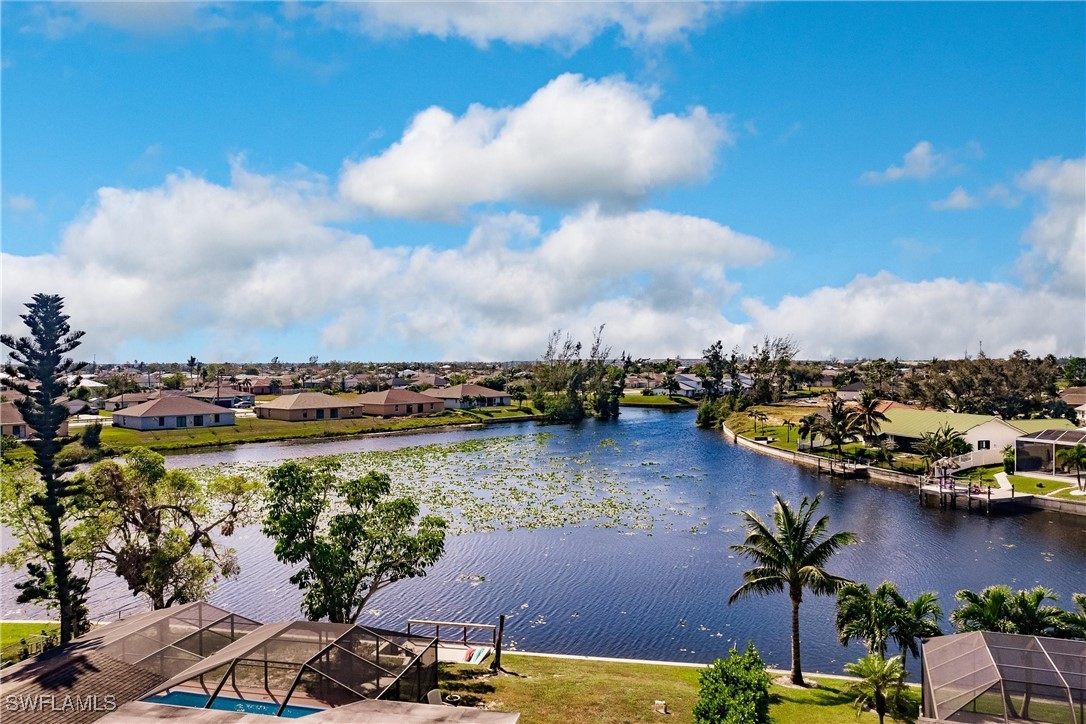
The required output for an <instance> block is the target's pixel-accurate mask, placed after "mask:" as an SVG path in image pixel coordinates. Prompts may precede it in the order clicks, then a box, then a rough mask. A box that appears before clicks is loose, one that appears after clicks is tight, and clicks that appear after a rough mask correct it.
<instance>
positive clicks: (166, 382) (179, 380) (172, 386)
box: [162, 374, 185, 390]
mask: <svg viewBox="0 0 1086 724" xmlns="http://www.w3.org/2000/svg"><path fill="white" fill-rule="evenodd" d="M184 384H185V378H184V377H182V376H181V375H179V374H174V375H166V376H165V377H163V378H162V386H163V387H164V388H166V389H167V390H180V389H181V388H182V387H183V386H184Z"/></svg>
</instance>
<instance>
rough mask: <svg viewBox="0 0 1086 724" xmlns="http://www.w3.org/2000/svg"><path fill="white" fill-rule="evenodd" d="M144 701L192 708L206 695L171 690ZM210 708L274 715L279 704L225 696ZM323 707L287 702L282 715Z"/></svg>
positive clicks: (295, 715) (202, 703)
mask: <svg viewBox="0 0 1086 724" xmlns="http://www.w3.org/2000/svg"><path fill="white" fill-rule="evenodd" d="M144 701H148V702H151V703H153V704H172V705H174V706H191V707H193V708H200V709H202V708H204V706H205V705H206V704H207V697H206V696H204V695H203V694H196V693H194V692H191V691H171V692H170V693H168V694H158V695H157V696H151V697H148V698H146V699H144ZM211 708H212V709H220V710H222V711H241V712H245V713H247V714H270V715H272V716H275V713H276V712H277V711H279V705H278V704H273V703H271V702H268V701H246V700H244V699H232V698H230V697H227V696H219V697H216V699H215V701H214V702H213V703H212V704H211ZM318 711H323V709H315V708H313V707H310V706H294V705H293V704H288V705H287V707H286V708H285V709H283V716H284V717H287V718H288V719H297V718H298V717H303V716H308V715H310V714H316V713H317V712H318Z"/></svg>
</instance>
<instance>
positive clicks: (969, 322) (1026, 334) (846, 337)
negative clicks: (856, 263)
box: [744, 272, 1086, 359]
mask: <svg viewBox="0 0 1086 724" xmlns="http://www.w3.org/2000/svg"><path fill="white" fill-rule="evenodd" d="M744 310H745V311H746V312H747V314H748V315H750V317H751V320H752V322H753V323H754V326H756V327H759V328H762V329H766V330H772V332H773V334H779V335H783V334H789V335H791V336H792V337H793V338H794V339H795V340H796V341H797V343H798V344H799V346H800V348H801V350H802V355H803V356H804V357H812V358H829V357H839V356H867V357H877V356H883V357H901V358H902V359H926V358H930V357H932V356H939V357H958V356H960V355H961V354H962V353H963V351H964V350H965V349H966V348H968V347H972V346H973V345H975V344H976V343H977V342H978V340H983V341H984V348H985V350H986V351H988V352H989V354H990V355H992V356H1005V355H1008V354H1010V353H1011V352H1013V351H1014V350H1015V349H1026V350H1029V351H1030V352H1032V353H1033V354H1045V353H1048V352H1054V353H1064V354H1067V353H1071V352H1077V353H1079V354H1081V351H1082V350H1083V348H1084V347H1086V325H1084V324H1083V321H1084V320H1083V314H1084V312H1083V300H1082V297H1078V298H1075V297H1073V296H1068V295H1064V294H1060V293H1058V292H1056V291H1053V290H1032V291H1027V290H1024V289H1022V288H1020V287H1016V286H1014V285H1011V284H1001V283H978V282H972V281H960V280H957V279H946V278H940V279H932V280H930V281H923V282H910V281H906V280H903V279H900V278H898V277H896V276H894V275H893V274H890V273H889V272H881V273H879V274H876V275H875V276H871V277H868V276H858V277H856V278H855V279H853V280H852V281H851V282H849V283H848V284H846V285H845V286H844V287H821V288H819V289H815V290H814V291H812V292H811V293H809V294H806V295H803V296H786V297H784V298H783V299H782V300H781V301H780V302H779V303H778V304H776V305H775V306H773V307H770V306H767V305H765V304H763V303H761V302H759V301H757V300H749V299H748V300H746V301H745V303H744ZM1072 320H1078V322H1079V323H1078V324H1074V323H1073V322H1072Z"/></svg>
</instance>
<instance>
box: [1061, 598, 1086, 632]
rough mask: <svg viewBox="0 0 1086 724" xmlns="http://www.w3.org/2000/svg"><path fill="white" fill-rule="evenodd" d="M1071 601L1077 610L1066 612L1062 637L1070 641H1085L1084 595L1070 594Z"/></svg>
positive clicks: (1085, 614) (1085, 603)
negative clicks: (1070, 639)
mask: <svg viewBox="0 0 1086 724" xmlns="http://www.w3.org/2000/svg"><path fill="white" fill-rule="evenodd" d="M1071 600H1072V601H1074V602H1075V605H1076V606H1078V610H1077V611H1068V612H1067V613H1066V614H1065V615H1064V620H1063V635H1064V636H1066V637H1067V638H1072V639H1086V593H1072V594H1071Z"/></svg>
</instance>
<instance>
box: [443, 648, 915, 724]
mask: <svg viewBox="0 0 1086 724" xmlns="http://www.w3.org/2000/svg"><path fill="white" fill-rule="evenodd" d="M502 666H503V668H505V669H506V670H507V671H508V672H510V673H509V674H498V675H495V676H491V675H488V672H487V669H486V668H485V666H468V665H465V664H441V673H440V679H439V680H440V683H441V690H442V694H445V695H447V694H456V695H457V696H460V697H461V700H460V702H459V705H460V706H470V707H486V708H487V709H493V710H498V711H518V712H520V714H521V719H520V720H521V721H522V722H524V724H569V722H582V721H583V722H588V721H591V722H605V723H613V724H618V723H619V722H660V721H661V715H660V714H659V713H658V712H656V711H655V710H654V703H655V702H656V701H658V700H663V701H666V702H667V706H668V710H669V711H670V712H671V716H669V717H667V720H668V721H669V722H675V724H680V723H684V724H685V723H686V722H692V721H693V709H694V704H695V702H696V701H697V697H698V674H699V672H700V669H699V668H695V667H689V666H669V665H666V664H634V663H627V662H612V661H588V660H580V659H563V658H549V657H540V656H525V655H521V656H518V655H515V654H509V653H505V654H503V655H502ZM813 680H814V681H816V682H817V683H818V687H817V688H812V689H795V688H790V687H784V686H778V685H776V684H774V685H773V688H772V690H771V695H772V697H773V698H772V703H771V706H770V716H771V717H772V718H773V721H774V722H776V723H777V724H829V723H831V722H833V723H838V722H839V723H840V724H845V723H846V722H855V721H857V716H856V709H855V707H854V706H853V704H852V701H853V700H852V697H851V696H849V695H847V694H846V693H845V688H846V687H847V686H848V682H847V681H844V680H841V679H820V678H818V677H813ZM906 697H907V703H906V706H905V709H906V711H910V712H915V711H917V706H918V704H919V698H920V694H919V691H918V690H917V689H914V688H910V689H909V690H908V692H907V694H906ZM859 720H860V721H877V717H876V716H875V715H874V714H873V713H864V714H863V715H862V716H861V717H860V719H859ZM906 721H915V719H907V720H906Z"/></svg>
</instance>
